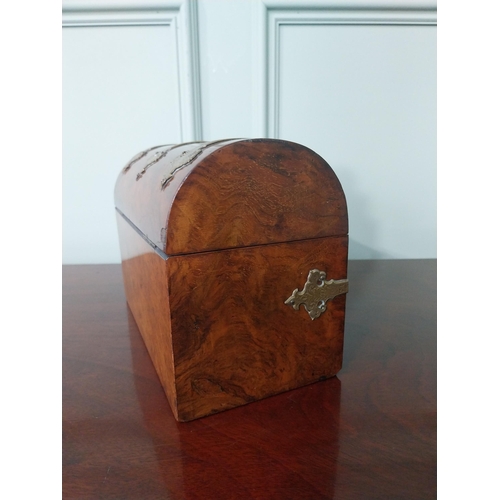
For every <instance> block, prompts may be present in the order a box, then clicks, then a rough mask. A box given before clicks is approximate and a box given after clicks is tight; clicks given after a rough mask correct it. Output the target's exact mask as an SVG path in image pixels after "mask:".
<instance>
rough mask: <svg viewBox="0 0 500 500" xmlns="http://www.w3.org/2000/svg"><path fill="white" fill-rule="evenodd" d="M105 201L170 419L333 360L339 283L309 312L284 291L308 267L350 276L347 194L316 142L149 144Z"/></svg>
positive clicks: (318, 372)
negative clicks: (322, 305) (315, 313)
mask: <svg viewBox="0 0 500 500" xmlns="http://www.w3.org/2000/svg"><path fill="white" fill-rule="evenodd" d="M160 178H162V180H161V182H160ZM155 186H156V187H155ZM115 200H116V207H117V209H118V213H119V216H118V220H119V224H118V228H119V234H120V243H121V247H122V260H123V274H124V281H125V291H126V295H127V300H128V302H129V304H130V307H131V310H132V312H133V314H134V317H135V319H136V321H137V324H138V325H139V329H140V331H141V334H142V336H143V338H144V341H145V343H146V346H147V348H148V351H149V352H150V354H151V357H152V359H153V363H154V365H155V367H156V369H157V371H158V375H159V377H160V380H161V382H162V384H163V386H164V388H165V391H166V393H167V396H168V399H169V401H170V404H171V405H172V409H173V411H174V415H175V416H176V418H178V419H179V420H181V421H188V420H192V419H195V418H200V417H203V416H206V415H209V414H213V413H217V412H219V411H223V410H226V409H229V408H233V407H235V406H239V405H242V404H246V403H249V402H253V401H256V400H258V399H262V398H264V397H268V396H271V395H274V394H277V393H279V392H283V391H287V390H290V389H293V388H296V387H299V386H301V385H305V384H309V383H312V382H314V381H317V380H323V379H325V378H328V377H332V376H334V375H335V374H336V373H337V372H338V371H339V370H340V368H341V366H342V343H343V328H344V310H345V295H340V296H339V297H337V298H335V299H334V300H331V301H330V302H329V304H328V306H327V312H326V313H325V314H323V316H322V317H320V318H318V319H317V320H316V321H315V322H311V319H310V318H309V316H308V315H307V314H305V313H302V314H301V312H300V311H299V312H297V311H295V310H293V309H292V308H290V307H287V306H286V305H285V304H284V302H285V300H286V299H287V298H288V297H289V296H290V294H291V293H292V292H293V290H295V289H296V288H298V287H302V286H303V284H304V283H305V281H306V279H307V276H308V273H309V271H311V270H312V269H319V270H321V271H325V272H326V273H327V276H328V278H329V279H332V278H333V279H345V278H347V247H348V237H347V207H346V202H345V197H344V193H343V191H342V187H341V186H340V183H339V181H338V179H337V177H336V176H335V174H334V173H333V171H332V169H331V168H330V167H329V166H328V165H327V164H326V163H325V162H324V160H322V159H321V158H320V157H319V156H318V155H316V154H315V153H313V152H312V151H311V150H309V149H307V148H305V147H304V146H300V145H298V144H295V143H290V142H286V141H279V140H268V139H259V140H222V141H217V142H214V143H191V144H184V145H176V146H165V147H160V148H155V149H153V150H149V151H148V152H146V153H143V154H140V155H138V156H136V157H135V158H134V159H133V160H132V161H131V162H130V163H129V164H128V165H127V166H126V167H125V169H124V170H123V171H122V173H121V174H120V175H119V177H118V181H117V184H116V191H115ZM159 222H160V223H161V224H162V227H159V226H158V223H159ZM158 233H161V237H160V239H161V241H159V237H158ZM152 235H156V236H152ZM155 252H156V253H155Z"/></svg>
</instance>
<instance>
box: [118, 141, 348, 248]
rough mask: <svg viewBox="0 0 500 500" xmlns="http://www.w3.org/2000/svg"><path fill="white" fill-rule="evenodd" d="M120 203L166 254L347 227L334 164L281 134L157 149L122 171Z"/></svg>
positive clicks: (320, 233) (312, 235)
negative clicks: (287, 139)
mask: <svg viewBox="0 0 500 500" xmlns="http://www.w3.org/2000/svg"><path fill="white" fill-rule="evenodd" d="M115 206H116V208H117V209H118V210H119V211H120V212H121V213H122V214H124V215H125V217H126V218H128V219H129V221H130V222H132V223H133V224H134V225H135V226H136V227H137V228H138V229H139V231H140V232H141V233H143V235H144V236H145V237H146V238H147V239H148V240H149V241H150V242H151V243H152V244H153V245H155V246H156V247H158V248H159V249H161V250H162V251H163V252H164V253H165V254H167V255H169V256H170V255H179V254H189V253H199V252H207V251H214V250H222V249H229V248H238V247H246V246H254V245H266V244H271V243H283V242H287V241H297V240H305V239H311V238H319V237H325V236H343V235H346V234H347V232H348V220H347V205H346V200H345V196H344V192H343V190H342V186H341V185H340V182H339V180H338V178H337V176H336V175H335V173H334V172H333V170H332V169H331V167H330V166H329V165H328V164H327V163H326V162H325V160H323V158H321V157H320V156H319V155H317V154H316V153H314V152H313V151H311V150H310V149H309V148H307V147H305V146H302V145H300V144H296V143H293V142H288V141H283V140H277V139H224V140H220V141H213V142H193V143H185V144H178V145H166V146H158V147H154V148H150V149H149V150H146V151H143V152H141V153H139V154H138V155H136V156H135V157H134V158H132V160H131V161H130V162H129V163H128V164H127V165H126V166H125V167H124V168H123V169H122V171H121V172H120V174H119V176H118V179H117V182H116V186H115Z"/></svg>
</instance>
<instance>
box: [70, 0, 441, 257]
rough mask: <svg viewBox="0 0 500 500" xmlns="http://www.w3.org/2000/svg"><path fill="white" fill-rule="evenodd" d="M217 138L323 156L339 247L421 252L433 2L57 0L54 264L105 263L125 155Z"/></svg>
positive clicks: (429, 244) (429, 167)
mask: <svg viewBox="0 0 500 500" xmlns="http://www.w3.org/2000/svg"><path fill="white" fill-rule="evenodd" d="M225 137H276V138H280V139H287V140H291V141H295V142H298V143H301V144H304V145H306V146H308V147H310V148H311V149H313V150H314V151H316V152H317V153H319V154H320V155H321V156H323V157H324V158H325V159H326V160H327V162H328V163H329V164H330V165H331V166H332V168H333V169H334V171H335V172H336V174H337V175H338V177H339V179H340V181H341V183H342V185H343V187H344V190H345V193H346V197H347V202H348V208H349V224H350V231H349V232H350V254H349V256H350V258H351V259H363V258H435V257H436V10H435V4H433V3H432V2H416V1H413V2H402V1H401V2H388V1H387V0H384V1H378V2H374V1H364V2H360V1H358V0H352V1H344V2H339V1H325V0H323V1H315V2H312V1H309V2H306V1H304V2H298V1H296V0H288V1H287V0H282V1H279V0H278V1H276V0H274V1H270V0H267V1H265V2H264V1H261V0H238V1H234V0H199V1H198V2H196V3H195V2H186V1H177V2H174V1H165V0H163V1H157V2H132V1H130V0H128V1H125V0H123V1H121V2H117V1H108V2H107V3H106V2H104V3H103V2H90V1H87V2H81V1H80V2H76V1H65V2H64V13H63V262H64V263H111V262H119V261H120V254H119V247H118V239H117V231H116V222H115V214H114V204H113V188H114V182H115V179H116V177H117V175H118V173H119V171H120V169H121V168H122V167H123V166H124V165H125V164H126V163H127V161H128V160H129V159H130V158H131V157H132V156H133V155H135V154H136V153H137V152H139V151H140V150H142V149H146V148H148V147H150V146H154V145H158V144H168V143H176V142H182V141H190V140H193V139H203V140H215V139H220V138H225Z"/></svg>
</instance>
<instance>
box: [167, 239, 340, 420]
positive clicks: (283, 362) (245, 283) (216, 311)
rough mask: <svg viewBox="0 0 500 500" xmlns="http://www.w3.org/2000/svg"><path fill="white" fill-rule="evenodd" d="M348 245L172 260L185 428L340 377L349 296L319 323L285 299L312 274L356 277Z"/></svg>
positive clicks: (330, 242)
mask: <svg viewBox="0 0 500 500" xmlns="http://www.w3.org/2000/svg"><path fill="white" fill-rule="evenodd" d="M347 246H348V238H347V237H346V236H342V237H328V238H318V239H315V240H306V241H301V242H294V243H283V244H276V245H266V246H260V247H251V248H243V249H233V250H225V251H221V252H207V253H205V254H195V255H187V256H176V257H171V258H169V259H168V261H167V267H168V276H169V278H168V279H169V291H170V304H171V309H172V311H174V314H173V315H172V334H173V349H174V358H175V365H176V366H175V372H176V383H177V399H178V411H179V420H181V421H187V420H192V419H194V418H198V417H202V416H205V415H209V414H212V413H216V412H219V411H222V410H226V409H229V408H232V407H235V406H239V405H243V404H246V403H249V402H251V401H255V400H258V399H262V398H264V397H267V396H271V395H273V394H277V393H280V392H283V391H286V390H289V389H293V388H296V387H300V386H302V385H306V384H309V383H312V382H315V381H318V380H323V379H325V378H328V377H332V376H334V375H335V374H336V373H337V372H338V371H339V370H340V368H341V366H342V351H343V338H344V315H345V301H346V295H345V294H343V295H339V296H337V297H336V298H334V299H332V300H329V301H328V302H327V307H326V312H325V313H323V314H322V315H321V316H320V317H319V318H317V319H315V320H311V318H310V316H309V314H308V313H307V312H306V310H305V309H304V306H300V309H299V310H294V309H293V307H291V306H290V305H286V304H285V300H286V299H288V297H290V295H291V294H292V292H293V291H294V290H295V289H297V288H298V289H299V290H302V288H303V287H304V284H305V283H306V280H307V277H308V274H309V271H311V270H313V269H318V270H320V271H325V272H326V279H327V280H330V279H332V278H333V279H336V280H339V279H346V278H347Z"/></svg>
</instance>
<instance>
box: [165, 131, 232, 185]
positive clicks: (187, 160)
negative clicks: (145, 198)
mask: <svg viewBox="0 0 500 500" xmlns="http://www.w3.org/2000/svg"><path fill="white" fill-rule="evenodd" d="M233 140H235V139H221V140H218V141H212V142H205V143H203V146H200V147H199V148H198V149H195V150H193V151H190V152H188V151H183V152H182V153H181V154H180V156H178V157H177V158H175V160H174V161H173V162H172V164H171V165H170V168H171V170H170V173H169V174H168V175H166V176H165V177H164V178H163V179H162V181H161V189H162V190H163V189H165V188H166V187H167V186H168V185H169V183H170V181H171V180H172V179H173V178H174V175H175V174H176V173H177V172H178V171H179V170H180V169H181V168H184V167H187V166H188V165H190V164H191V163H193V161H194V160H196V158H198V156H200V155H201V153H203V151H204V150H205V149H207V148H208V147H209V146H213V145H215V144H218V143H219V142H227V141H233ZM188 144H189V143H188ZM172 149H173V148H172Z"/></svg>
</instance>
